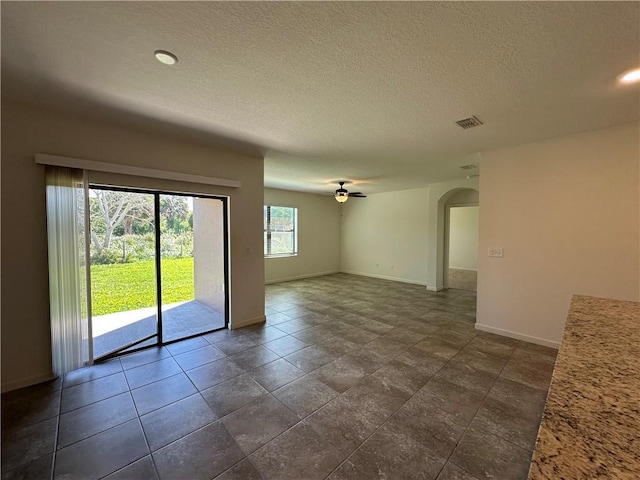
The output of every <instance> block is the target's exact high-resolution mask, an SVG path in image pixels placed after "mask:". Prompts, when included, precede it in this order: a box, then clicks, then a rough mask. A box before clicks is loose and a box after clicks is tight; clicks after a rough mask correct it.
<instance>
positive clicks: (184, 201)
mask: <svg viewBox="0 0 640 480" xmlns="http://www.w3.org/2000/svg"><path fill="white" fill-rule="evenodd" d="M159 200H160V204H159V210H160V265H161V267H160V269H161V275H160V277H161V279H162V282H161V284H162V338H163V340H164V341H165V342H170V341H173V340H177V339H179V338H184V337H186V336H191V335H198V334H201V333H204V332H207V331H210V330H214V329H217V328H222V327H224V326H225V310H226V308H225V291H226V289H225V275H224V272H225V267H224V259H225V253H224V252H225V245H224V239H225V234H224V221H225V216H224V203H223V201H222V200H220V199H216V198H206V197H194V196H186V195H175V194H174V195H160V199H159Z"/></svg>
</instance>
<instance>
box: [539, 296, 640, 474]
mask: <svg viewBox="0 0 640 480" xmlns="http://www.w3.org/2000/svg"><path fill="white" fill-rule="evenodd" d="M605 478H606V479H633V480H638V479H640V303H637V302H624V301H618V300H611V299H605V298H596V297H587V296H578V295H576V296H574V297H573V299H572V302H571V308H570V309H569V315H568V317H567V323H566V326H565V330H564V337H563V339H562V343H561V344H560V350H559V352H558V357H557V360H556V366H555V369H554V371H553V378H552V380H551V386H550V388H549V394H548V396H547V403H546V405H545V410H544V415H543V418H542V423H541V424H540V430H539V432H538V440H537V443H536V448H535V451H534V453H533V458H532V460H531V467H530V470H529V480H541V479H552V480H563V479H564V480H582V479H585V480H587V479H589V480H592V479H605Z"/></svg>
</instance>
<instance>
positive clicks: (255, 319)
mask: <svg viewBox="0 0 640 480" xmlns="http://www.w3.org/2000/svg"><path fill="white" fill-rule="evenodd" d="M266 321H267V317H266V316H264V315H258V316H257V317H251V318H245V319H243V320H236V321H235V322H231V325H230V327H229V328H231V330H235V329H236V328H242V327H248V326H249V325H254V324H256V323H264V322H266Z"/></svg>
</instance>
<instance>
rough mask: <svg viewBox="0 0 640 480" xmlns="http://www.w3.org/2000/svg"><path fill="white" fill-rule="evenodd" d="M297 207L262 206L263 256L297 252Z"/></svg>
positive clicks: (285, 254) (295, 253)
mask: <svg viewBox="0 0 640 480" xmlns="http://www.w3.org/2000/svg"><path fill="white" fill-rule="evenodd" d="M297 229H298V209H297V208H293V207H274V206H271V205H265V206H264V256H265V257H279V256H291V255H297V254H298V232H297Z"/></svg>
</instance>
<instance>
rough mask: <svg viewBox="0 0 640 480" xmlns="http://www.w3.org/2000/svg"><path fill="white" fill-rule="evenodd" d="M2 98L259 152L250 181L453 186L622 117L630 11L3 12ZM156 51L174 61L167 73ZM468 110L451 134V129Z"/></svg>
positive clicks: (283, 6) (330, 7) (639, 43)
mask: <svg viewBox="0 0 640 480" xmlns="http://www.w3.org/2000/svg"><path fill="white" fill-rule="evenodd" d="M1 8H2V94H3V96H5V97H8V98H12V99H15V100H18V101H22V102H27V103H30V104H38V105H43V106H46V107H50V108H56V109H63V110H66V111H71V112H75V113H77V114H80V115H84V116H89V117H99V118H105V119H107V120H110V121H117V122H120V123H123V124H125V125H130V126H138V127H143V128H153V129H164V130H165V131H174V132H178V133H181V134H186V135H191V136H194V137H198V138H200V139H206V140H207V141H210V142H214V143H222V144H229V145H230V146H235V147H237V148H244V149H249V150H252V149H257V150H259V151H261V152H262V153H264V155H265V184H266V185H267V186H271V187H278V188H288V189H295V190H303V191H322V190H325V191H326V190H331V189H332V188H336V186H333V187H331V186H327V185H328V182H331V181H337V180H340V179H346V180H351V181H354V183H356V184H358V190H362V191H364V192H365V193H374V192H380V191H390V190H401V189H407V188H415V187H420V186H423V185H425V184H427V183H431V182H435V181H443V180H451V179H455V178H463V177H464V176H465V175H467V174H468V172H467V171H464V170H460V169H459V168H458V167H459V166H460V165H464V164H468V163H477V161H478V155H477V154H478V152H481V151H483V150H487V149H492V148H497V147H502V146H507V145H514V144H519V143H524V142H530V141H535V140H540V139H543V138H549V137H554V136H559V135H563V134H569V133H574V132H579V131H584V130H591V129H596V128H602V127H607V126H613V125H617V124H622V123H627V122H631V121H635V120H638V118H639V111H640V109H639V87H638V85H637V84H636V85H632V86H620V85H619V84H618V83H617V81H616V77H617V76H618V75H619V74H620V73H621V72H623V71H624V70H628V69H631V68H634V67H638V66H640V58H639V52H640V4H639V3H638V2H486V3H485V2H482V3H476V2H470V3H466V2H446V3H445V2H424V3H418V2H411V3H404V2H403V3H400V2H389V3H386V2H385V3H376V2H349V3H346V2H345V3H340V2H336V3H333V2H318V3H316V2H313V3H304V2H302V3H280V2H278V3H272V2H246V3H244V2H2V4H1ZM156 49H164V50H169V51H171V52H173V53H175V54H176V55H177V56H178V57H179V59H180V61H179V63H178V64H177V65H176V66H174V67H167V66H164V65H162V64H160V63H159V62H157V61H156V60H155V59H154V57H153V52H154V50H156ZM470 115H476V116H478V117H479V118H480V119H481V120H482V121H483V122H484V125H482V126H480V127H478V128H475V129H471V130H462V129H461V128H459V127H458V126H456V125H455V124H454V121H455V120H458V119H460V118H464V117H467V116H470Z"/></svg>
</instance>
